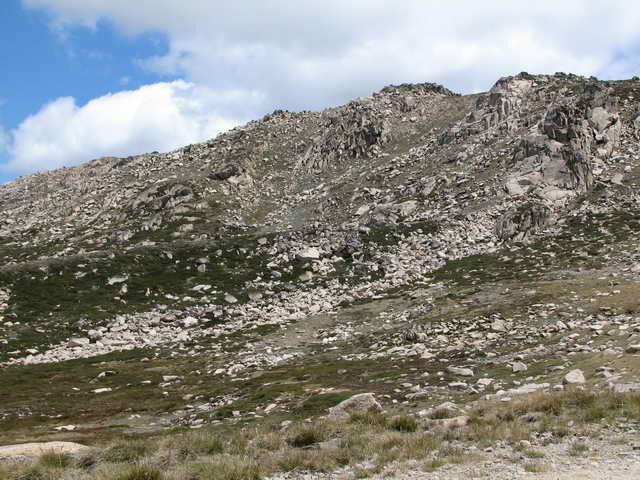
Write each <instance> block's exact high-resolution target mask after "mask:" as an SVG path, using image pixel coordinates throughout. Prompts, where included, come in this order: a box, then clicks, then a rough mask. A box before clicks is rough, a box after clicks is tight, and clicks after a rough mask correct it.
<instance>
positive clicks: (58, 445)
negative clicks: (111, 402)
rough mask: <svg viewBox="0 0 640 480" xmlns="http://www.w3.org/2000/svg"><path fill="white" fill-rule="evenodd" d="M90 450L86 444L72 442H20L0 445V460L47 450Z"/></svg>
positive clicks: (68, 451)
mask: <svg viewBox="0 0 640 480" xmlns="http://www.w3.org/2000/svg"><path fill="white" fill-rule="evenodd" d="M90 450H91V449H90V448H89V447H87V446H86V445H81V444H79V443H74V442H39V443H20V444H17V445H6V446H4V447H0V460H12V459H16V460H17V459H25V458H27V459H30V458H35V457H39V456H40V455H42V454H44V453H49V452H54V453H61V454H67V455H78V454H82V453H86V452H88V451H90Z"/></svg>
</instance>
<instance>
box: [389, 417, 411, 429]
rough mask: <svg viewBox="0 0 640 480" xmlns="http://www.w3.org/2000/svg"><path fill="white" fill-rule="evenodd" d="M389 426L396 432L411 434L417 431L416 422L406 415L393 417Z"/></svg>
mask: <svg viewBox="0 0 640 480" xmlns="http://www.w3.org/2000/svg"><path fill="white" fill-rule="evenodd" d="M389 426H390V427H391V428H392V429H393V430H397V431H398V432H406V433H412V432H416V431H418V422H417V421H416V419H415V418H413V417H410V416H408V415H401V416H398V417H393V418H392V419H391V420H390V421H389Z"/></svg>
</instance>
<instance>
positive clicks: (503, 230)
mask: <svg viewBox="0 0 640 480" xmlns="http://www.w3.org/2000/svg"><path fill="white" fill-rule="evenodd" d="M550 219H551V211H550V209H549V208H548V207H546V206H544V205H541V204H533V205H524V206H521V207H519V208H516V209H513V210H510V211H509V212H507V213H506V214H504V215H503V216H502V217H501V218H500V219H499V220H498V222H497V224H496V234H497V236H498V238H499V239H500V240H514V239H515V240H523V239H525V238H527V237H528V236H529V235H530V234H532V233H534V232H536V231H538V230H540V229H541V228H543V227H544V226H545V225H547V224H548V223H549V221H550Z"/></svg>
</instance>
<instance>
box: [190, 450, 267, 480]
mask: <svg viewBox="0 0 640 480" xmlns="http://www.w3.org/2000/svg"><path fill="white" fill-rule="evenodd" d="M263 474H264V470H263V468H262V467H261V466H260V465H259V464H258V462H256V461H255V460H253V459H252V458H249V457H247V456H240V455H218V456H215V457H213V458H212V459H211V460H210V461H208V462H201V463H197V464H194V465H193V466H192V467H191V468H190V471H189V474H188V478H189V479H192V480H260V478H262V476H263Z"/></svg>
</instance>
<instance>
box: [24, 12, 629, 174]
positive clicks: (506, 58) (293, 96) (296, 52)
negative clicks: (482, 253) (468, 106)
mask: <svg viewBox="0 0 640 480" xmlns="http://www.w3.org/2000/svg"><path fill="white" fill-rule="evenodd" d="M23 3H24V4H25V5H26V6H28V7H30V8H34V9H41V10H46V11H48V12H49V14H50V15H51V18H52V22H53V24H54V25H55V28H57V29H62V30H63V29H65V28H68V27H70V26H72V27H77V26H85V27H88V28H96V26H98V25H103V24H105V23H106V24H108V25H110V27H112V28H115V29H116V30H117V31H119V32H120V33H121V34H123V35H130V36H136V35H140V34H145V33H150V32H152V33H160V34H162V35H164V36H165V37H166V39H167V42H168V46H169V49H168V52H167V53H166V54H164V55H160V56H155V57H150V58H138V59H134V61H136V62H138V63H139V64H140V65H141V66H143V67H144V68H146V69H148V70H150V71H153V72H156V73H158V74H162V75H169V76H172V77H177V78H183V79H184V80H185V81H186V82H188V83H186V84H184V85H189V87H188V88H187V91H189V92H191V93H189V94H186V93H185V91H184V90H180V93H178V94H176V93H175V92H176V88H177V87H172V88H169V87H167V85H169V84H158V85H159V87H158V89H159V90H161V91H162V90H163V89H164V90H167V89H168V90H170V91H171V92H174V93H173V94H167V95H166V96H165V97H163V98H165V103H164V104H165V107H166V112H167V114H168V115H170V116H171V115H173V116H174V117H176V118H179V119H180V123H179V127H178V128H177V130H178V131H179V132H180V133H175V132H173V131H172V130H171V131H168V130H167V124H168V123H170V121H169V120H167V121H163V120H162V119H158V118H157V115H160V114H165V113H164V112H160V111H159V110H158V111H153V112H152V109H151V108H150V107H149V108H148V109H146V110H145V111H148V115H142V114H141V115H139V116H137V117H135V118H136V121H137V122H144V123H146V124H145V125H142V124H140V125H138V124H135V125H134V124H131V123H128V124H127V125H129V128H132V130H129V129H124V128H116V131H117V132H119V134H118V136H117V137H118V138H117V140H115V139H114V137H115V136H116V135H106V134H100V135H96V136H95V138H94V137H89V138H94V140H93V141H89V140H87V139H86V138H87V136H86V129H84V127H83V122H82V121H78V120H77V119H78V118H80V117H81V116H82V115H83V113H82V112H85V111H91V112H93V113H92V115H91V117H92V120H93V121H94V122H95V124H96V125H98V126H100V125H111V124H113V123H117V121H116V120H117V119H118V117H119V116H121V115H123V116H124V117H126V118H129V119H130V118H131V112H130V109H129V110H128V109H127V108H126V105H124V103H126V102H117V101H116V99H115V98H114V97H117V95H114V96H111V97H109V100H107V99H97V100H96V102H98V104H100V105H103V106H104V108H102V109H95V108H88V107H89V105H90V104H91V103H92V102H90V104H89V105H87V106H85V107H80V108H78V107H77V106H75V105H74V104H73V102H72V101H69V100H68V99H58V100H56V101H54V102H53V103H52V104H50V105H48V106H46V107H44V108H43V109H42V110H41V111H40V112H39V113H38V114H36V115H34V117H32V118H30V119H28V120H27V121H25V123H24V124H23V125H21V126H20V127H19V128H18V130H17V131H16V132H14V134H13V137H14V138H13V145H12V152H13V153H14V157H13V161H12V163H13V166H14V167H15V168H18V167H19V168H20V169H21V171H29V170H33V169H35V168H43V167H47V168H51V167H53V166H57V165H61V164H64V163H68V162H77V161H79V160H88V159H89V158H92V157H95V156H97V155H100V154H106V153H107V151H108V153H110V154H121V153H125V152H126V153H132V152H136V151H143V150H145V149H146V150H148V149H152V150H162V149H164V148H165V147H166V146H167V145H171V146H174V145H175V142H180V141H183V140H182V139H187V138H188V139H189V141H195V140H204V139H205V138H206V137H207V136H209V135H210V134H211V132H214V131H220V130H222V129H224V128H226V127H227V126H228V125H231V124H234V123H235V122H236V121H238V119H244V118H247V117H253V118H255V117H258V116H260V115H262V114H264V113H266V112H268V111H270V110H273V109H274V108H286V109H294V110H302V109H318V108H323V107H326V106H331V105H335V104H338V103H342V102H345V101H347V100H349V99H350V98H353V97H357V96H362V95H367V94H369V93H370V92H372V91H375V90H378V89H379V88H381V87H382V86H384V85H387V84H389V83H401V82H420V81H436V82H440V83H443V84H444V85H445V86H447V87H448V88H451V89H453V90H458V91H462V92H471V91H479V90H484V89H486V88H488V87H489V86H490V85H491V84H492V83H493V82H494V81H495V80H496V79H497V78H498V77H500V76H503V75H508V74H514V73H517V72H519V71H523V70H526V71H529V72H532V73H549V72H551V73H553V72H555V71H566V72H574V73H579V74H584V75H596V76H599V77H602V78H614V77H615V78H625V77H630V76H632V75H636V74H638V70H639V67H640V63H639V60H638V58H639V55H638V45H639V44H640V30H638V28H637V25H640V4H638V3H637V2H635V1H628V0H618V1H616V2H610V1H599V0H590V1H582V0H567V1H564V2H558V1H556V0H553V1H550V0H538V1H536V2H526V3H525V2H513V1H511V0H485V1H483V2H477V1H470V0H457V1H456V0H452V1H450V2H446V3H445V2H440V1H427V0H405V1H403V2H395V1H392V0H350V1H344V0H322V1H320V0H307V1H304V2H299V1H287V0H243V1H242V2H206V1H201V0H136V1H135V2H131V1H130V0H23ZM101 22H102V23H101ZM144 89H151V90H152V91H154V86H149V87H144ZM140 90H143V89H140ZM178 90H179V89H178ZM230 91H231V92H235V96H231V97H229V96H228V95H227V93H226V92H230ZM202 92H206V93H202ZM129 95H131V94H129ZM137 95H138V96H143V94H142V93H138V94H137ZM185 95H186V96H187V97H188V98H190V101H191V102H193V103H196V104H198V105H200V107H199V108H196V109H194V110H192V109H189V108H184V103H185V102H183V101H182V100H180V101H178V100H174V102H175V105H173V106H170V104H171V102H170V101H168V100H167V98H168V99H172V98H174V97H175V98H176V99H182V98H183V97H184V96H185ZM201 95H202V96H203V98H201ZM134 97H135V95H134ZM246 99H249V101H247V100H246ZM186 103H189V102H186ZM108 106H110V107H111V108H108ZM120 108H123V109H124V111H120ZM205 109H211V112H209V113H210V115H207V114H206V113H207V112H206V111H205ZM52 112H53V113H52ZM212 112H213V113H212ZM54 114H55V116H56V119H57V121H58V122H61V123H60V124H63V125H65V128H64V132H63V134H64V135H63V138H60V139H58V138H57V134H56V132H55V128H54V131H47V126H51V127H53V123H52V122H50V121H47V118H51V117H53V116H54ZM85 115H89V114H88V113H85ZM100 116H103V117H104V118H100V119H99V118H98V117H100ZM205 117H206V118H207V120H205V119H204V118H205ZM170 118H171V117H170ZM74 119H76V121H74ZM127 121H128V120H123V122H127ZM67 125H68V126H67ZM127 132H129V133H127ZM30 136H33V138H35V139H36V140H38V141H36V142H35V143H34V145H33V146H32V147H31V146H29V145H30V143H31V140H32V139H31V138H30ZM105 136H106V137H108V138H103V137H105ZM110 149H111V150H110ZM47 155H51V157H50V158H48V157H47ZM83 155H86V156H85V157H82V156H83Z"/></svg>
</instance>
